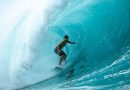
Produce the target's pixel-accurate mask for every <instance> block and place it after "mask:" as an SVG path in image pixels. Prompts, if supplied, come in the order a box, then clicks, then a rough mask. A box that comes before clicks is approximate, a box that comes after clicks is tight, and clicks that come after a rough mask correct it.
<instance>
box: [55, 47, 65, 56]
mask: <svg viewBox="0 0 130 90" xmlns="http://www.w3.org/2000/svg"><path fill="white" fill-rule="evenodd" d="M54 52H55V53H56V54H58V55H59V56H62V55H66V54H65V53H64V52H63V51H62V50H61V49H59V47H56V48H55V50H54Z"/></svg>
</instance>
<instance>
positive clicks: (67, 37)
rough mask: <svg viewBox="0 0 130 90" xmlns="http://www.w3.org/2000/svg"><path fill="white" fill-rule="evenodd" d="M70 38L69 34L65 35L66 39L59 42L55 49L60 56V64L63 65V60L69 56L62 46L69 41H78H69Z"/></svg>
mask: <svg viewBox="0 0 130 90" xmlns="http://www.w3.org/2000/svg"><path fill="white" fill-rule="evenodd" d="M68 39H69V36H68V35H65V36H64V40H63V41H62V42H61V43H60V44H58V45H57V46H56V48H55V50H54V51H55V53H56V54H57V55H59V56H60V62H59V65H61V63H62V62H63V61H65V59H66V57H67V55H66V54H65V52H64V51H63V50H62V48H63V47H65V46H66V44H67V43H70V44H75V43H76V42H71V41H69V40H68Z"/></svg>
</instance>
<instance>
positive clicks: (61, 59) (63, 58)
mask: <svg viewBox="0 0 130 90" xmlns="http://www.w3.org/2000/svg"><path fill="white" fill-rule="evenodd" d="M66 57H67V56H66V54H65V53H64V52H63V51H62V50H61V57H60V62H59V65H61V63H62V62H63V61H64V60H65V59H66Z"/></svg>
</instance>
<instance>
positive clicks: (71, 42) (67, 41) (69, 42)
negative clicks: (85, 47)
mask: <svg viewBox="0 0 130 90" xmlns="http://www.w3.org/2000/svg"><path fill="white" fill-rule="evenodd" d="M67 42H68V43H70V44H75V43H76V42H71V41H67Z"/></svg>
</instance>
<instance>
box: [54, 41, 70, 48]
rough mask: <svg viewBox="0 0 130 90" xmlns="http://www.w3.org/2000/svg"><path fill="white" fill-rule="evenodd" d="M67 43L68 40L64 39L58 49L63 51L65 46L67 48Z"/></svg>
mask: <svg viewBox="0 0 130 90" xmlns="http://www.w3.org/2000/svg"><path fill="white" fill-rule="evenodd" d="M67 42H68V40H67V39H64V40H63V41H62V42H61V43H60V44H59V45H58V46H57V47H56V48H58V49H60V50H61V49H62V48H63V47H64V46H66V44H67Z"/></svg>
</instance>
